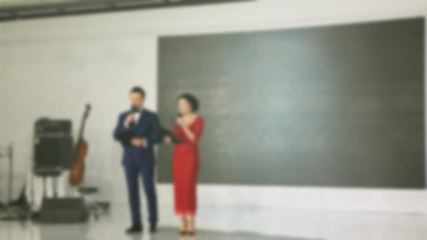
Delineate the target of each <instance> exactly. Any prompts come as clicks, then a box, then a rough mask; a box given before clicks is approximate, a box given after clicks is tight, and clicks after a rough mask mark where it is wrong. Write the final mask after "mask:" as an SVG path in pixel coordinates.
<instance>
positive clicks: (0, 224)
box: [0, 206, 427, 240]
mask: <svg viewBox="0 0 427 240" xmlns="http://www.w3.org/2000/svg"><path fill="white" fill-rule="evenodd" d="M113 209H114V210H113V211H112V213H111V214H110V216H105V217H102V218H101V219H99V220H98V221H95V220H94V219H91V220H90V221H89V222H88V223H86V224H65V225H64V224H38V223H34V222H30V221H21V222H18V221H0V240H57V239H58V240H176V239H177V240H187V239H188V240H193V239H194V240H255V239H256V240H426V239H427V237H426V236H427V215H421V214H392V213H369V212H346V211H315V210H298V209H251V208H202V209H200V212H199V214H198V216H197V227H198V232H197V235H196V236H195V237H179V236H178V234H177V233H176V231H177V227H178V220H177V218H176V217H175V216H174V214H173V208H171V207H161V208H160V212H161V216H160V231H159V232H158V233H157V234H155V235H150V234H148V233H147V232H145V233H144V234H141V235H127V234H125V233H124V229H125V228H126V227H128V226H129V211H128V209H127V207H126V206H122V207H120V206H119V207H116V208H113Z"/></svg>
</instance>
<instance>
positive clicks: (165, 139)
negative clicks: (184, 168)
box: [163, 136, 172, 143]
mask: <svg viewBox="0 0 427 240" xmlns="http://www.w3.org/2000/svg"><path fill="white" fill-rule="evenodd" d="M163 141H164V142H165V143H172V138H171V137H169V136H165V138H164V139H163Z"/></svg>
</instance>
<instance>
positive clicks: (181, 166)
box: [165, 94, 203, 235]
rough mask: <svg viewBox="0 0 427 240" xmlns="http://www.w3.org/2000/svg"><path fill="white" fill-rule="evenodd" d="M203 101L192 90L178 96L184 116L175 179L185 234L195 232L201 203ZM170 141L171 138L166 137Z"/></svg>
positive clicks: (178, 131)
mask: <svg viewBox="0 0 427 240" xmlns="http://www.w3.org/2000/svg"><path fill="white" fill-rule="evenodd" d="M198 107H199V103H198V100H197V98H196V97H194V96H193V95H191V94H182V95H181V96H180V97H179V98H178V111H179V113H180V117H178V118H177V119H176V120H175V124H174V125H175V128H174V133H175V135H176V136H177V137H178V138H180V139H181V142H179V143H176V144H175V148H174V152H173V158H172V162H173V183H174V195H175V213H176V214H177V215H178V216H179V217H180V220H181V224H180V228H179V233H180V234H181V235H184V234H189V235H194V233H195V222H194V217H195V215H196V207H197V196H196V195H197V192H196V184H197V174H198V171H199V147H198V142H199V140H200V137H201V135H202V131H203V118H202V117H201V116H199V115H197V114H196V112H197V110H198ZM165 140H166V142H169V143H170V142H171V139H170V138H169V137H166V139H165Z"/></svg>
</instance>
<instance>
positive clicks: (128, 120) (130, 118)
mask: <svg viewBox="0 0 427 240" xmlns="http://www.w3.org/2000/svg"><path fill="white" fill-rule="evenodd" d="M133 121H135V116H134V115H133V114H132V113H131V114H128V115H127V117H126V119H125V126H127V127H129V125H130V124H131V123H132V122H133Z"/></svg>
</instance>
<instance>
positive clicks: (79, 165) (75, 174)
mask: <svg viewBox="0 0 427 240" xmlns="http://www.w3.org/2000/svg"><path fill="white" fill-rule="evenodd" d="M90 110H91V106H90V104H87V105H86V109H85V112H84V114H83V118H82V121H81V124H80V131H79V137H78V140H77V143H76V146H75V157H76V158H75V160H74V163H73V165H72V166H71V169H70V176H69V182H70V184H71V185H73V186H77V185H80V184H81V183H82V182H83V178H84V173H85V158H86V154H87V151H88V149H89V145H88V143H87V142H86V140H85V139H84V138H83V133H84V129H85V125H86V120H87V119H88V117H89V112H90Z"/></svg>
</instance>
